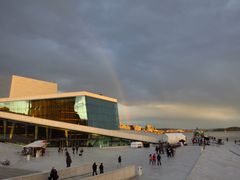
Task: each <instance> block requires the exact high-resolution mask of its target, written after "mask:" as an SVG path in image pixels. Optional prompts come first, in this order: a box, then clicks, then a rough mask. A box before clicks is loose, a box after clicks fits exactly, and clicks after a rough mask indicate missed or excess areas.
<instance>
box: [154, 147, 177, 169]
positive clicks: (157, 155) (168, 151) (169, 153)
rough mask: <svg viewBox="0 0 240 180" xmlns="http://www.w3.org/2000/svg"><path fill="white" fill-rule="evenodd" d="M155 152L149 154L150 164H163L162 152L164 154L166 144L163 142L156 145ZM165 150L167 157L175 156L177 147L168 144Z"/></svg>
mask: <svg viewBox="0 0 240 180" xmlns="http://www.w3.org/2000/svg"><path fill="white" fill-rule="evenodd" d="M155 151H156V152H155V153H152V154H149V164H150V165H158V166H161V165H162V162H161V159H162V157H161V154H164V146H163V144H162V143H160V145H159V146H156V148H155ZM165 151H166V154H167V157H168V158H169V157H174V155H175V149H174V148H173V147H172V146H171V145H170V144H167V145H166V147H165Z"/></svg>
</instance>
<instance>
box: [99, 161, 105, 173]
mask: <svg viewBox="0 0 240 180" xmlns="http://www.w3.org/2000/svg"><path fill="white" fill-rule="evenodd" d="M103 168H104V166H103V163H101V164H100V166H99V171H100V174H103Z"/></svg>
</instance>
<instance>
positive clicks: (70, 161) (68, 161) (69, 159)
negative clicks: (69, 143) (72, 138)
mask: <svg viewBox="0 0 240 180" xmlns="http://www.w3.org/2000/svg"><path fill="white" fill-rule="evenodd" d="M66 163H67V167H70V166H71V163H72V159H71V157H70V155H69V154H68V155H67V158H66Z"/></svg>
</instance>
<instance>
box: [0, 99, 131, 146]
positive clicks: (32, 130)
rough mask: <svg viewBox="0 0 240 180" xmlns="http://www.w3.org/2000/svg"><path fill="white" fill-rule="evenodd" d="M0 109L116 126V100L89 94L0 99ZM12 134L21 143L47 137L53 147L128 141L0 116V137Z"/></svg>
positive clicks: (40, 116)
mask: <svg viewBox="0 0 240 180" xmlns="http://www.w3.org/2000/svg"><path fill="white" fill-rule="evenodd" d="M0 111H4V112H10V113H16V114H21V115H26V116H33V117H39V118H44V119H51V120H56V121H61V122H67V123H73V124H80V125H86V126H93V127H98V128H104V129H111V130H117V129H119V117H118V107H117V103H116V102H111V101H107V100H103V99H98V98H93V97H89V96H76V97H65V98H55V99H38V100H37V99H36V100H21V101H11V102H0ZM12 136H13V137H14V138H13V139H15V140H16V139H18V140H20V141H21V142H28V141H29V140H34V139H47V140H48V141H49V142H51V145H53V146H59V145H64V146H71V145H80V146H102V147H104V146H118V145H126V144H129V143H130V141H129V140H124V139H120V138H114V137H109V136H102V135H97V134H91V133H84V132H75V131H66V130H60V129H53V128H48V127H41V126H36V125H34V123H33V124H26V123H19V122H14V121H11V120H7V119H0V139H12Z"/></svg>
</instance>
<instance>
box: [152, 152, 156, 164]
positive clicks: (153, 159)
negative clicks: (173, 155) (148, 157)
mask: <svg viewBox="0 0 240 180" xmlns="http://www.w3.org/2000/svg"><path fill="white" fill-rule="evenodd" d="M152 164H153V165H156V154H155V153H154V154H153V156H152Z"/></svg>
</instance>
